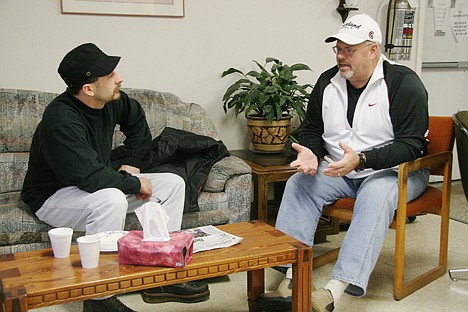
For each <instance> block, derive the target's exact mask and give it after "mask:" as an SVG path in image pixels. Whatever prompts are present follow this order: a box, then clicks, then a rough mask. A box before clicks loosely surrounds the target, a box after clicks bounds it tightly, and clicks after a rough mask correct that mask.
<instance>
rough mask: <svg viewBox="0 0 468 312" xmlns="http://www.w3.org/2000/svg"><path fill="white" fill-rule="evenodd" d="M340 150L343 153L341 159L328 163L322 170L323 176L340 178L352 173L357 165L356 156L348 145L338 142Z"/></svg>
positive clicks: (357, 157) (357, 158)
mask: <svg viewBox="0 0 468 312" xmlns="http://www.w3.org/2000/svg"><path fill="white" fill-rule="evenodd" d="M339 145H340V147H341V149H342V150H343V151H344V153H343V158H342V159H341V160H339V161H336V162H333V163H330V164H329V165H328V167H327V168H325V169H324V170H323V174H324V175H327V176H329V177H340V176H341V177H342V176H345V175H347V174H348V173H349V172H351V171H353V170H354V169H355V168H356V167H357V166H358V165H359V156H358V154H357V153H356V152H355V151H354V150H353V149H352V148H351V147H349V146H348V145H346V144H345V143H343V142H341V141H340V142H339Z"/></svg>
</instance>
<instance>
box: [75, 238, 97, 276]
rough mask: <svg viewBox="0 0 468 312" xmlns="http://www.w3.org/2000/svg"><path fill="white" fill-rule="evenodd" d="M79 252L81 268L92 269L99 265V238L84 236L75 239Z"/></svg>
mask: <svg viewBox="0 0 468 312" xmlns="http://www.w3.org/2000/svg"><path fill="white" fill-rule="evenodd" d="M76 241H77V242H78V249H79V250H80V258H81V266H82V267H83V268H85V269H92V268H95V267H97V266H98V265H99V253H100V242H101V238H100V237H99V236H97V235H86V236H81V237H78V238H77V239H76Z"/></svg>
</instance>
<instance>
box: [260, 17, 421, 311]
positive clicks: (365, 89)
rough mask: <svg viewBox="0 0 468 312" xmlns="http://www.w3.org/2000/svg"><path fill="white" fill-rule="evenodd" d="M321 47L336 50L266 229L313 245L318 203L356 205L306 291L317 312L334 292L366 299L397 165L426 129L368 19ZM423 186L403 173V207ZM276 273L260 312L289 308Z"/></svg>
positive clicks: (408, 77) (409, 87)
mask: <svg viewBox="0 0 468 312" xmlns="http://www.w3.org/2000/svg"><path fill="white" fill-rule="evenodd" d="M325 42H329V43H335V46H333V47H332V49H333V52H334V53H335V54H336V63H337V65H336V66H333V67H332V68H330V69H329V70H327V71H325V72H324V73H322V75H321V76H320V77H319V79H318V81H317V83H316V84H315V87H314V89H313V92H312V94H311V96H310V99H309V104H308V107H307V115H306V117H305V119H304V122H303V125H302V131H301V133H300V134H299V143H300V144H295V143H294V144H292V147H293V148H294V149H295V150H297V152H298V157H297V159H296V160H295V161H293V162H292V163H291V167H294V168H297V170H298V171H299V172H298V173H296V174H294V175H293V176H292V177H291V178H290V179H289V180H288V182H287V184H286V188H285V191H284V195H283V198H282V201H281V206H280V210H279V212H278V216H277V220H276V225H275V226H276V228H277V229H279V230H281V231H282V232H284V233H287V234H288V235H290V236H292V237H294V238H296V239H298V240H300V241H302V242H304V243H306V244H308V245H309V246H312V245H313V243H314V234H315V231H316V229H317V225H318V223H319V220H320V216H321V213H322V208H323V206H324V205H326V204H330V203H333V202H334V201H336V200H337V199H339V198H342V197H354V198H356V203H355V205H354V212H353V220H352V222H351V225H350V227H349V229H348V231H347V233H346V237H345V239H344V241H343V244H342V246H341V249H340V253H339V256H338V260H337V262H336V264H335V267H334V268H333V271H332V273H331V279H330V281H329V282H328V283H327V284H326V285H324V287H323V288H319V289H317V290H314V291H313V292H312V307H313V309H314V311H316V312H330V311H333V310H334V309H335V306H337V307H339V305H337V303H338V302H339V299H340V297H341V295H342V294H343V293H346V294H348V295H351V296H354V297H362V296H364V295H365V293H366V289H367V284H368V281H369V276H370V274H371V273H372V271H373V269H374V267H375V264H376V262H377V259H378V256H379V253H380V250H381V248H382V245H383V242H384V239H385V235H386V233H387V230H388V227H389V225H390V223H391V222H392V220H393V216H394V213H395V209H396V208H397V198H398V186H397V184H398V165H399V164H400V163H403V162H406V161H411V160H414V159H416V158H418V157H421V156H422V155H424V153H425V151H426V146H427V141H426V138H425V135H426V132H427V129H428V123H429V116H428V104H427V92H426V89H425V88H424V86H423V84H422V82H421V80H420V79H419V77H418V76H417V75H416V73H414V72H413V71H412V70H411V69H409V68H407V67H405V66H401V65H398V64H395V63H392V62H390V61H389V60H387V59H386V58H385V56H384V55H382V54H381V52H380V44H381V42H382V33H381V31H380V28H379V26H378V24H377V23H376V22H375V21H374V20H373V19H372V18H370V17H369V16H368V15H366V14H358V15H354V16H352V17H350V18H349V19H348V20H346V21H345V23H344V24H343V25H342V26H341V29H340V30H339V31H338V33H337V34H336V35H333V36H330V37H328V38H326V40H325ZM428 179H429V170H427V169H422V170H419V171H415V172H412V174H411V175H410V176H409V178H408V200H413V199H415V198H416V197H418V196H419V195H420V194H421V193H422V192H423V191H424V189H425V188H426V184H427V183H428ZM278 269H280V268H278ZM281 269H285V268H281ZM283 271H284V272H285V273H286V278H285V279H284V280H283V281H282V282H281V283H280V285H279V287H278V290H277V291H275V292H272V293H267V294H264V295H262V296H261V297H260V298H259V300H260V303H261V305H262V306H263V307H264V308H265V310H268V311H286V310H288V308H290V307H291V287H290V285H291V283H290V281H291V269H287V270H283ZM342 311H346V308H344V309H342Z"/></svg>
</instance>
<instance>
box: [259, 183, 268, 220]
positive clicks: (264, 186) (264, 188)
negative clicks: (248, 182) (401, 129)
mask: <svg viewBox="0 0 468 312" xmlns="http://www.w3.org/2000/svg"><path fill="white" fill-rule="evenodd" d="M257 184H258V191H257V203H258V204H257V209H258V220H260V221H263V222H265V223H268V179H267V178H266V176H264V175H258V183H257Z"/></svg>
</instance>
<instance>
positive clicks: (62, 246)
mask: <svg viewBox="0 0 468 312" xmlns="http://www.w3.org/2000/svg"><path fill="white" fill-rule="evenodd" d="M48 233H49V238H50V243H51V244H52V250H53V251H54V257H55V258H66V257H68V256H69V255H70V247H71V239H72V235H73V229H71V228H67V227H59V228H55V229H51V230H49V232H48Z"/></svg>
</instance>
